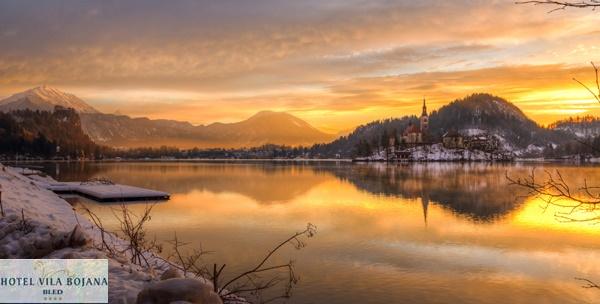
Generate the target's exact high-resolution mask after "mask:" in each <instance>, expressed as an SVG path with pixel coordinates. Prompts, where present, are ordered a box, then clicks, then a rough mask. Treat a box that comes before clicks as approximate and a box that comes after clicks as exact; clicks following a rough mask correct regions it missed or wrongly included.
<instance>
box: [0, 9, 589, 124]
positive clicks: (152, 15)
mask: <svg viewBox="0 0 600 304" xmlns="http://www.w3.org/2000/svg"><path fill="white" fill-rule="evenodd" d="M549 9H550V8H544V7H534V6H525V5H515V4H514V1H512V0H498V1H491V0H455V1H430V0H421V1H413V0H410V1H408V0H406V1H384V0H371V1H358V0H344V1H341V0H328V1H323V0H303V1H297V0H296V1H284V0H253V1H247V0H237V1H232V0H219V1H214V0H207V1H121V2H120V1H2V2H0V20H2V21H0V97H5V96H8V95H11V94H12V93H15V92H18V91H21V90H24V89H27V88H31V87H33V86H37V85H40V84H47V85H51V86H55V87H57V88H59V89H61V90H63V91H66V92H70V93H73V94H75V95H77V96H79V97H81V98H83V99H85V100H86V101H88V102H89V103H90V104H91V105H93V106H94V107H96V108H97V109H99V110H101V111H104V112H107V113H112V112H115V111H119V112H120V113H123V114H128V115H131V116H148V117H151V118H168V119H177V120H186V121H190V122H192V123H194V124H206V123H211V122H215V121H221V122H233V121H239V120H242V119H244V118H247V117H249V116H251V115H252V114H254V113H255V112H257V111H260V110H275V111H287V112H290V113H292V114H294V115H296V116H298V117H300V118H303V119H305V120H307V121H308V122H310V123H311V124H313V125H314V126H316V127H318V128H320V129H321V130H324V131H327V132H332V133H334V132H338V131H343V130H346V129H350V128H353V127H355V126H356V125H358V124H361V123H365V122H369V121H372V120H374V119H380V118H387V117H395V116H402V115H406V114H418V113H419V112H420V103H421V99H422V98H423V97H424V96H425V97H426V98H427V99H428V100H429V105H430V108H431V109H435V108H438V107H440V106H442V105H444V104H446V103H448V102H450V101H452V100H453V99H455V98H459V97H463V96H465V95H468V94H471V93H475V92H487V93H492V94H497V95H500V96H502V97H505V98H507V99H508V100H510V101H512V102H514V103H515V104H516V105H517V106H519V107H520V108H521V109H523V110H524V111H525V113H526V114H527V115H529V116H530V117H532V118H533V119H535V120H536V121H538V122H539V123H542V124H546V123H549V122H551V121H553V120H555V119H557V118H562V117H567V116H569V115H587V114H591V115H600V104H597V103H596V102H594V100H593V99H592V97H591V96H590V95H589V93H587V92H586V91H585V90H584V89H583V88H582V87H580V86H579V85H578V84H577V83H575V82H574V81H573V80H572V78H573V77H576V78H578V79H580V80H582V81H584V82H587V83H589V84H592V82H593V76H594V75H593V70H592V69H591V66H590V64H589V62H590V61H593V60H598V61H599V62H600V30H599V28H600V27H599V25H600V12H594V11H591V10H565V11H558V12H554V13H551V14H548V13H547V12H548V10H549Z"/></svg>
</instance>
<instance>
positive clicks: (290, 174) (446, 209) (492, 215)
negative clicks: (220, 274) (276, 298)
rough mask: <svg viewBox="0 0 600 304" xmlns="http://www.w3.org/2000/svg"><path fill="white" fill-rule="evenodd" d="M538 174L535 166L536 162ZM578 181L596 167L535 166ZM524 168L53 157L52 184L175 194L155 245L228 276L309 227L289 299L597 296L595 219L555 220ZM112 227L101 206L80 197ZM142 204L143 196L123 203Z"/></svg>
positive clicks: (156, 226)
mask: <svg viewBox="0 0 600 304" xmlns="http://www.w3.org/2000/svg"><path fill="white" fill-rule="evenodd" d="M536 167H537V168H538V169H539V168H541V167H542V165H536ZM543 167H544V169H550V170H555V169H559V170H560V171H561V173H562V174H563V175H564V177H565V178H566V179H567V180H568V181H570V182H573V183H582V182H583V179H587V180H588V181H598V183H599V184H600V178H599V177H600V167H591V166H584V167H575V166H567V165H543ZM533 168H534V167H533V166H532V165H514V164H511V165H497V164H443V163H434V164H414V165H407V166H387V165H384V164H364V165H359V164H349V163H334V162H331V163H318V164H309V163H306V164H290V163H272V162H257V163H197V162H196V163H194V162H176V163H151V162H146V163H126V162H122V163H57V164H54V163H52V164H46V165H45V169H44V170H45V171H46V172H47V173H48V174H50V175H52V176H54V177H55V178H56V179H58V180H61V181H80V180H86V179H89V178H93V177H107V178H109V179H111V180H113V181H115V182H119V183H124V184H131V185H136V186H141V187H147V188H152V189H157V190H163V191H167V192H170V193H171V194H172V199H171V200H170V201H168V202H164V203H159V204H158V205H157V206H155V208H154V211H153V217H152V221H151V222H150V223H149V226H148V228H149V231H150V233H151V234H155V235H156V236H157V238H158V239H159V240H161V241H165V240H169V239H172V238H173V235H174V233H175V231H176V232H177V235H178V237H179V239H182V240H184V241H188V242H191V243H192V245H194V246H199V245H200V244H201V245H202V247H203V248H204V249H205V250H211V251H214V252H215V253H214V254H212V255H210V256H207V258H206V262H207V264H209V265H212V263H213V262H218V263H226V264H227V268H226V271H225V272H226V274H225V276H228V275H229V276H230V275H232V274H233V273H236V272H238V271H239V270H242V269H245V268H248V267H249V266H250V265H253V264H254V263H256V262H257V261H259V260H260V259H261V258H262V257H263V256H264V254H265V253H266V251H267V250H268V249H269V248H271V247H272V246H273V245H275V244H276V243H278V242H279V241H281V240H282V239H285V238H286V237H288V236H289V235H291V234H292V233H293V232H295V231H299V230H302V229H303V228H304V227H305V226H306V224H307V223H308V222H310V223H313V224H314V225H316V226H317V227H318V233H317V235H316V236H315V237H314V238H311V239H309V240H308V246H307V247H306V248H304V249H302V250H300V251H297V250H295V249H293V248H291V247H289V248H286V250H284V251H282V252H281V254H280V255H279V256H278V259H277V260H276V262H284V263H285V262H286V261H287V260H289V259H290V258H292V259H294V260H296V271H297V273H298V274H299V276H300V283H299V285H298V286H297V288H296V289H295V290H294V293H293V298H292V299H291V300H290V302H291V303H592V302H596V303H597V302H598V301H600V290H592V289H584V288H581V282H579V281H576V280H575V279H574V278H576V277H585V278H589V279H592V280H597V281H600V250H599V249H600V240H599V238H598V234H599V232H600V226H599V225H593V224H589V223H588V224H584V223H561V222H558V221H557V219H556V218H555V217H554V212H555V211H556V210H551V209H549V210H546V211H545V212H544V209H543V208H541V207H542V205H543V204H542V202H541V201H539V200H536V199H534V198H531V197H523V196H520V194H522V193H520V192H519V189H516V188H512V187H509V186H508V185H507V180H506V177H505V176H506V174H509V175H511V176H519V175H526V174H528V173H529V172H531V170H532V169H533ZM86 204H87V205H88V206H89V207H90V208H91V209H93V210H94V211H95V212H96V213H98V214H100V215H101V216H102V217H103V218H104V220H105V221H106V222H107V223H108V224H109V225H114V220H113V219H112V216H113V215H112V213H111V211H110V208H111V206H110V205H108V206H107V205H101V204H97V203H91V202H87V203H86ZM131 206H132V208H133V209H135V210H140V209H143V207H144V205H143V204H139V203H136V204H132V205H131Z"/></svg>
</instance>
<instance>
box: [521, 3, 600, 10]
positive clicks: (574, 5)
mask: <svg viewBox="0 0 600 304" xmlns="http://www.w3.org/2000/svg"><path fill="white" fill-rule="evenodd" d="M515 4H532V5H544V6H550V7H554V8H553V9H551V10H550V11H548V13H552V12H555V11H559V10H565V9H567V8H590V9H592V10H596V8H598V7H600V0H581V1H553V0H537V1H516V2H515Z"/></svg>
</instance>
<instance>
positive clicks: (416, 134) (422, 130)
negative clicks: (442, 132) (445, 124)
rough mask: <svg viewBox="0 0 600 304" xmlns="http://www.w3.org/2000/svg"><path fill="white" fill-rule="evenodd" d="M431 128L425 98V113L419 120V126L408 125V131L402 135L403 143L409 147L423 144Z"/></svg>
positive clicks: (405, 130) (410, 123)
mask: <svg viewBox="0 0 600 304" xmlns="http://www.w3.org/2000/svg"><path fill="white" fill-rule="evenodd" d="M428 128H429V115H428V114H427V105H426V103H425V98H423V112H422V113H421V117H420V118H419V125H418V126H417V125H415V124H413V123H412V122H409V123H408V126H407V127H406V129H404V132H403V133H402V143H403V144H409V145H417V144H423V143H424V142H425V141H426V138H427V130H428Z"/></svg>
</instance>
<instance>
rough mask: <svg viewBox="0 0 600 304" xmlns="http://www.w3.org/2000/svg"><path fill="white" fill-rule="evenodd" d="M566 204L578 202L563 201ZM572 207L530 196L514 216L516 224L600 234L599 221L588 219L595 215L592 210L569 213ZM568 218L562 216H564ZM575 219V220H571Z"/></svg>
mask: <svg viewBox="0 0 600 304" xmlns="http://www.w3.org/2000/svg"><path fill="white" fill-rule="evenodd" d="M560 203H561V204H563V205H565V206H571V205H575V204H577V203H576V202H573V201H561V202H560ZM569 211H570V208H568V207H559V206H555V205H548V204H547V203H546V201H544V200H543V199H542V198H530V199H528V200H527V201H526V202H525V203H524V206H523V208H521V210H519V211H518V212H517V213H516V214H515V215H514V216H513V223H514V224H515V225H525V226H528V227H534V228H539V229H544V230H548V229H552V230H557V231H572V232H576V233H578V234H579V233H585V234H593V235H597V234H600V226H598V221H586V219H590V218H591V217H593V216H594V214H595V213H590V212H573V213H569V214H565V213H568V212H569ZM563 216H564V217H567V218H564V219H563V218H562V217H563ZM571 220H573V221H571Z"/></svg>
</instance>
